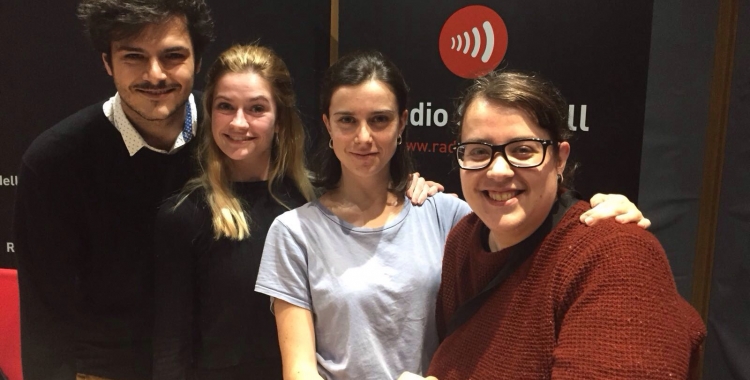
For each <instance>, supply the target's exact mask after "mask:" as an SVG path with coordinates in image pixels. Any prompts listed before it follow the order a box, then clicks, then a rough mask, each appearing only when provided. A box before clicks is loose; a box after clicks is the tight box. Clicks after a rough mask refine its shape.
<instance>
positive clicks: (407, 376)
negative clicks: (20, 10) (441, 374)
mask: <svg viewBox="0 0 750 380" xmlns="http://www.w3.org/2000/svg"><path fill="white" fill-rule="evenodd" d="M398 380H438V379H437V377H434V376H427V377H422V376H419V375H415V374H413V373H411V372H404V373H402V374H401V376H399V377H398Z"/></svg>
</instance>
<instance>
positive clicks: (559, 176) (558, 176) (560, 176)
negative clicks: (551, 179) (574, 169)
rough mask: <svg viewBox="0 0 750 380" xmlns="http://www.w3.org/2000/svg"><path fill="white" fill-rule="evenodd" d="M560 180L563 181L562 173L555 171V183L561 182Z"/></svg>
mask: <svg viewBox="0 0 750 380" xmlns="http://www.w3.org/2000/svg"><path fill="white" fill-rule="evenodd" d="M562 181H563V176H562V174H560V173H557V184H558V185H559V184H561V183H562Z"/></svg>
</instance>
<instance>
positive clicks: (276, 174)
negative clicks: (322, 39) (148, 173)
mask: <svg viewBox="0 0 750 380" xmlns="http://www.w3.org/2000/svg"><path fill="white" fill-rule="evenodd" d="M245 72H252V73H256V74H258V75H259V76H261V77H262V78H264V79H265V80H266V81H268V83H269V84H270V85H271V89H272V92H273V101H274V102H275V103H276V124H277V126H278V129H277V130H278V132H277V135H276V136H275V138H274V139H273V142H272V147H271V160H270V164H269V170H268V191H269V192H270V193H271V196H272V197H273V198H274V199H275V200H276V201H277V202H279V204H281V205H282V206H284V207H287V208H289V206H288V205H286V204H284V203H283V202H282V201H281V200H280V199H279V198H278V197H277V196H276V194H274V192H273V187H274V185H275V184H278V183H280V182H282V181H283V180H284V178H289V179H291V180H292V182H293V183H294V184H295V186H296V187H297V190H299V192H300V193H301V194H302V195H303V196H304V197H305V199H307V200H308V201H309V200H311V199H312V198H313V197H314V191H313V186H312V185H311V184H310V178H309V174H308V171H307V170H306V169H305V159H304V148H305V129H304V126H303V125H302V120H301V119H300V116H299V112H298V110H297V108H296V105H295V103H296V97H295V95H294V89H293V87H292V78H291V75H290V74H289V70H288V69H287V67H286V64H285V63H284V61H282V60H281V58H279V56H278V55H276V53H274V52H273V50H271V49H269V48H266V47H263V46H259V45H256V44H251V45H235V46H232V47H231V48H229V49H227V50H225V51H224V52H223V53H221V55H219V57H218V58H217V59H216V61H214V63H213V64H212V65H211V67H210V68H209V69H208V74H207V76H206V87H205V92H204V94H203V111H204V115H205V116H204V119H203V122H202V124H201V128H200V130H199V131H198V133H200V145H199V146H198V153H197V158H198V162H199V165H200V166H199V167H200V174H199V176H198V177H196V178H194V179H192V180H190V181H189V182H188V183H187V184H186V185H185V189H184V190H183V197H182V198H181V199H180V202H178V203H177V206H179V204H180V203H182V201H184V200H185V198H187V196H188V195H189V194H190V193H191V192H192V191H194V190H196V189H203V191H204V193H205V197H206V203H208V206H209V208H210V209H211V215H212V224H213V228H214V237H215V238H216V239H219V238H221V237H227V238H230V239H233V240H242V239H245V238H247V237H249V236H250V227H249V224H250V220H249V215H247V214H246V213H245V212H244V210H243V206H242V200H241V199H240V198H238V197H237V196H236V194H235V193H234V192H233V191H232V188H231V180H230V169H229V160H230V159H229V158H228V157H227V156H226V155H225V154H224V153H223V152H222V151H221V149H219V147H218V145H216V142H215V141H214V138H213V134H212V133H211V117H212V114H213V112H212V108H213V107H212V106H213V101H214V94H215V90H216V83H217V82H218V81H219V79H221V77H222V76H224V75H225V74H227V73H245ZM177 206H175V207H177Z"/></svg>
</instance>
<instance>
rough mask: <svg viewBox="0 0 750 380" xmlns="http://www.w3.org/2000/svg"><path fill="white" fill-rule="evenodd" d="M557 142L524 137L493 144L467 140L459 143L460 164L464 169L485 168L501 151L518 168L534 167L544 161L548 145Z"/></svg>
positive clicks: (458, 159) (458, 156)
mask: <svg viewBox="0 0 750 380" xmlns="http://www.w3.org/2000/svg"><path fill="white" fill-rule="evenodd" d="M553 144H555V142H554V141H552V140H542V139H522V140H516V141H511V142H509V143H507V144H501V145H492V144H488V143H484V142H465V143H460V144H457V145H456V146H455V147H454V148H453V150H454V151H455V152H456V160H457V161H458V166H460V167H461V169H464V170H480V169H484V168H486V167H488V166H490V164H491V163H492V161H493V160H494V159H495V157H496V156H497V153H501V154H502V155H503V158H505V161H507V162H508V164H509V165H510V166H513V167H516V168H533V167H536V166H539V165H541V164H542V162H544V158H545V156H546V155H547V147H548V146H550V145H553Z"/></svg>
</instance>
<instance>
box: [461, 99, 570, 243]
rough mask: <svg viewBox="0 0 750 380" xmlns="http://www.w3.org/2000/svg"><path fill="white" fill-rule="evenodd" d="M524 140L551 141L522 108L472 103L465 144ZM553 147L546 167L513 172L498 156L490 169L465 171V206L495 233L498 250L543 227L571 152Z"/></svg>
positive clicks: (464, 126) (465, 125) (463, 138)
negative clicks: (559, 178) (560, 174)
mask: <svg viewBox="0 0 750 380" xmlns="http://www.w3.org/2000/svg"><path fill="white" fill-rule="evenodd" d="M523 138H541V139H549V138H550V135H549V133H547V132H546V131H545V130H544V129H542V128H541V127H539V126H538V125H536V123H534V122H533V121H532V119H530V118H529V117H528V115H527V114H526V113H525V112H524V111H522V110H520V109H517V108H511V107H507V106H504V105H502V104H499V103H493V102H490V101H488V100H486V99H484V98H481V97H480V98H477V99H475V100H474V101H472V102H471V103H470V104H469V106H468V108H467V109H466V112H465V114H464V119H463V122H462V131H461V142H472V141H474V142H487V143H490V144H496V145H497V144H505V143H508V142H510V141H513V140H517V139H523ZM558 146H559V149H558V155H557V157H555V150H554V148H553V147H547V148H546V149H547V154H546V157H545V159H544V162H542V164H541V165H539V166H537V167H534V168H514V167H512V166H510V165H509V164H508V162H507V161H505V159H504V158H503V157H502V155H500V154H499V153H498V157H495V159H494V161H492V163H491V164H490V166H489V167H487V168H485V169H482V170H461V188H462V190H463V193H464V197H465V198H466V202H468V203H469V206H470V207H471V209H472V210H474V212H475V213H476V214H477V216H479V218H480V219H481V220H482V222H484V224H485V225H486V226H487V227H488V228H489V229H490V231H491V239H492V240H493V241H494V243H495V244H496V245H497V248H506V247H509V246H512V245H515V244H517V243H519V242H521V241H522V240H524V239H526V238H527V237H528V236H529V235H531V234H532V233H533V232H534V231H536V229H537V228H538V227H539V226H540V225H541V224H542V222H543V221H544V219H545V218H546V217H547V215H548V214H549V211H550V209H551V208H552V204H553V202H554V201H555V198H556V196H557V174H558V173H562V172H563V169H564V168H565V161H566V160H567V158H568V154H569V153H570V145H569V144H568V143H567V142H562V143H559V145H558Z"/></svg>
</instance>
